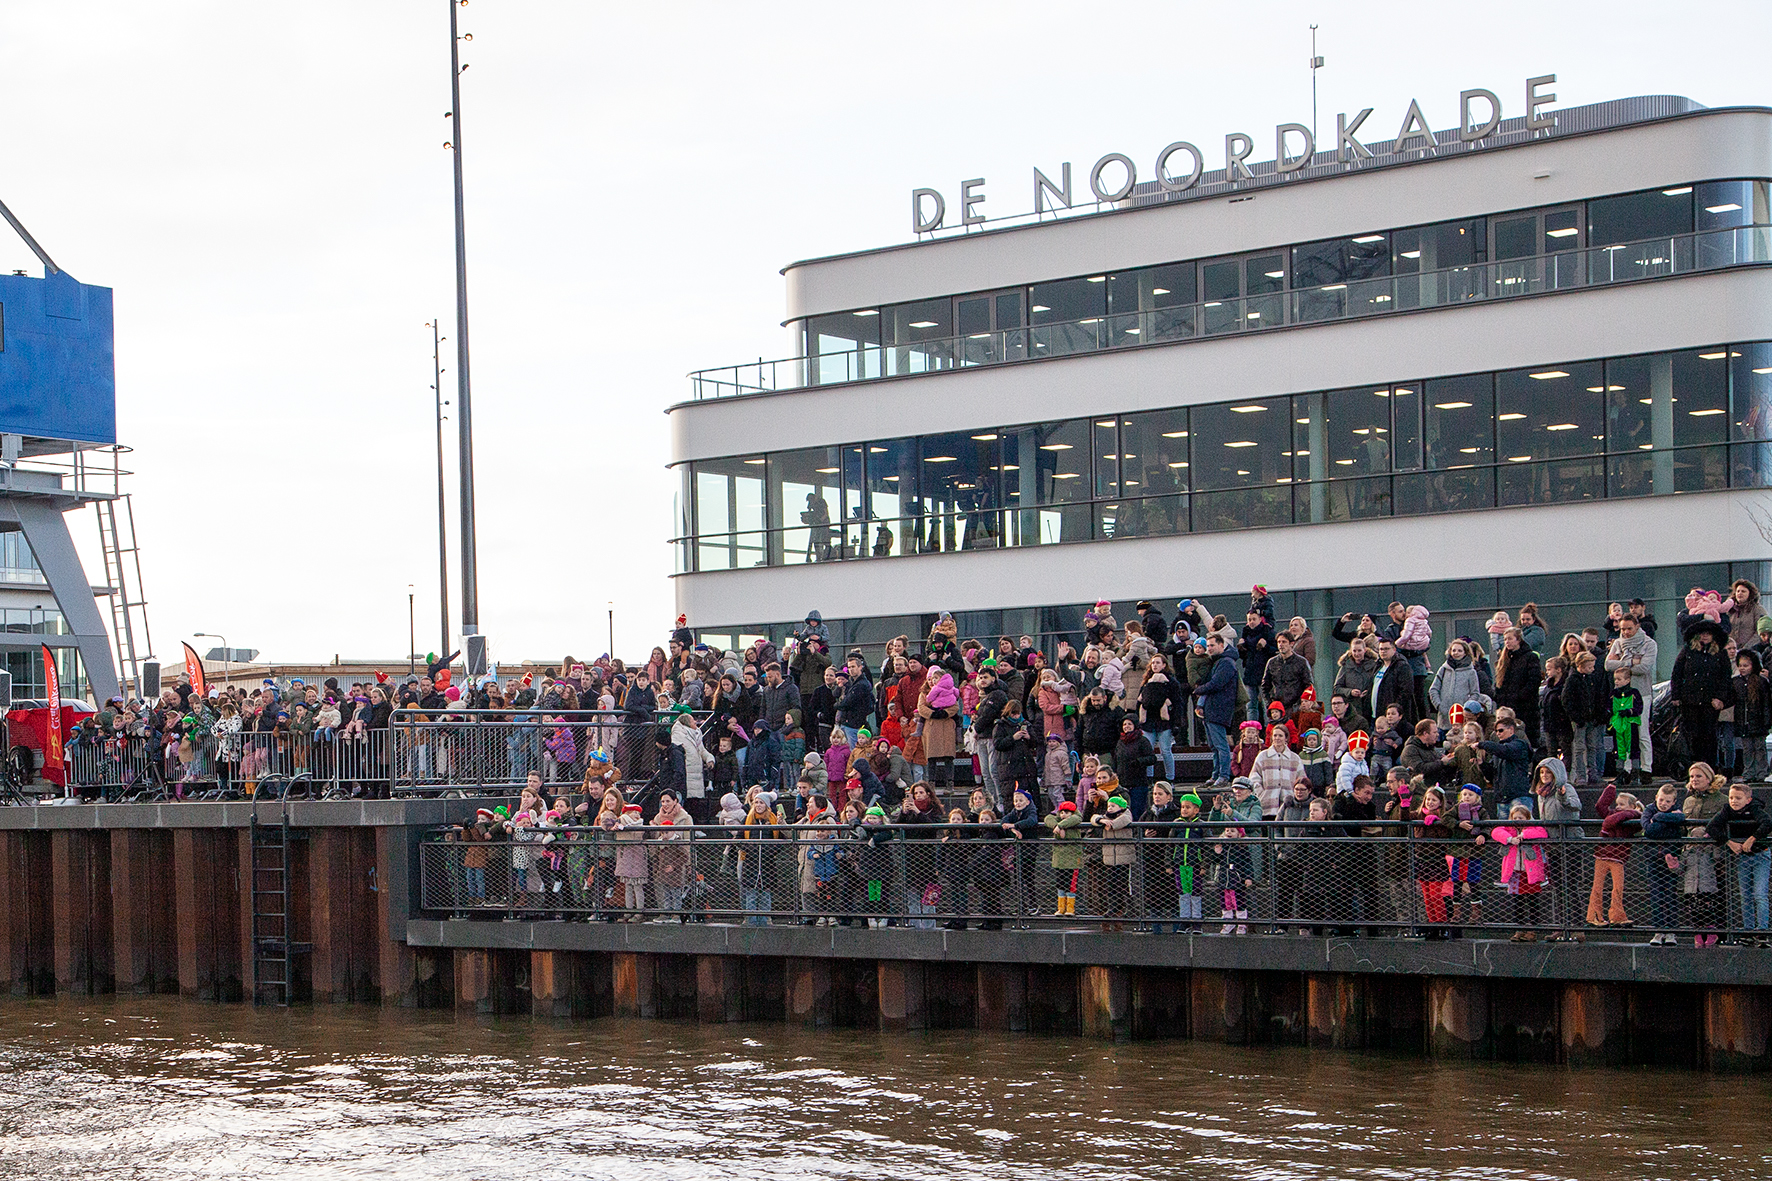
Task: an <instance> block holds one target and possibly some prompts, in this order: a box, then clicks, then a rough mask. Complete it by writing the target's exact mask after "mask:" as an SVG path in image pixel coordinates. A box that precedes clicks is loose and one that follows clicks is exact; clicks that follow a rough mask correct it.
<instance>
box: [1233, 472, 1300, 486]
mask: <svg viewBox="0 0 1772 1181" xmlns="http://www.w3.org/2000/svg"><path fill="white" fill-rule="evenodd" d="M1237 474H1238V475H1239V476H1245V475H1248V474H1249V473H1247V472H1238V473H1237ZM1291 482H1292V477H1291V476H1275V477H1274V483H1276V484H1290V483H1291Z"/></svg>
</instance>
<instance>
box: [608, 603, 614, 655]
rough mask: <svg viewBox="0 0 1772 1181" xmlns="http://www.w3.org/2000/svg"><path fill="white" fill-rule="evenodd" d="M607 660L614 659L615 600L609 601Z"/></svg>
mask: <svg viewBox="0 0 1772 1181" xmlns="http://www.w3.org/2000/svg"><path fill="white" fill-rule="evenodd" d="M609 659H611V660H614V659H615V600H614V599H610V600H609Z"/></svg>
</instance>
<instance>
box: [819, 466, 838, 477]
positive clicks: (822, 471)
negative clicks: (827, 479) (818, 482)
mask: <svg viewBox="0 0 1772 1181" xmlns="http://www.w3.org/2000/svg"><path fill="white" fill-rule="evenodd" d="M812 470H813V471H815V472H817V473H818V474H819V475H821V476H834V475H836V474H837V473H838V472H839V471H841V470H842V469H841V468H834V467H815V468H813V469H812Z"/></svg>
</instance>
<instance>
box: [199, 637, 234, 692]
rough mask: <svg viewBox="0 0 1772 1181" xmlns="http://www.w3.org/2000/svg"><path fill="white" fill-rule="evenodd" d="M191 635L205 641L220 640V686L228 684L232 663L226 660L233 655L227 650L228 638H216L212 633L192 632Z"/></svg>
mask: <svg viewBox="0 0 1772 1181" xmlns="http://www.w3.org/2000/svg"><path fill="white" fill-rule="evenodd" d="M191 635H193V636H200V637H202V638H203V639H205V640H220V641H221V642H222V684H223V685H226V684H227V683H228V674H229V671H230V665H231V663H232V662H231V661H230V660H229V659H228V658H229V657H230V656H232V655H233V653H232V652H230V651H229V650H228V637H226V636H218V635H216V634H215V633H213V632H192V633H191Z"/></svg>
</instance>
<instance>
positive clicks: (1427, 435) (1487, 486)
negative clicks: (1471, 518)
mask: <svg viewBox="0 0 1772 1181" xmlns="http://www.w3.org/2000/svg"><path fill="white" fill-rule="evenodd" d="M1422 402H1423V405H1422V418H1423V424H1424V425H1423V433H1422V445H1423V451H1424V457H1425V459H1426V460H1427V468H1428V470H1427V471H1426V472H1423V473H1421V474H1419V475H1412V476H1406V477H1398V478H1397V480H1396V498H1397V512H1399V513H1407V514H1410V515H1414V514H1418V513H1443V512H1453V511H1457V510H1461V509H1473V508H1489V507H1490V506H1492V505H1493V504H1494V503H1495V476H1494V468H1493V467H1492V466H1491V465H1492V464H1493V463H1494V462H1495V380H1494V377H1493V376H1492V375H1491V374H1488V373H1473V374H1467V375H1466V376H1463V377H1447V378H1439V379H1437V380H1434V381H1430V382H1426V383H1425V384H1424V385H1423V386H1422Z"/></svg>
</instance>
